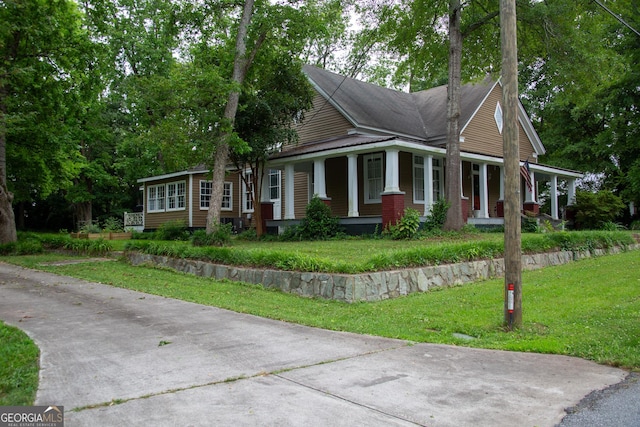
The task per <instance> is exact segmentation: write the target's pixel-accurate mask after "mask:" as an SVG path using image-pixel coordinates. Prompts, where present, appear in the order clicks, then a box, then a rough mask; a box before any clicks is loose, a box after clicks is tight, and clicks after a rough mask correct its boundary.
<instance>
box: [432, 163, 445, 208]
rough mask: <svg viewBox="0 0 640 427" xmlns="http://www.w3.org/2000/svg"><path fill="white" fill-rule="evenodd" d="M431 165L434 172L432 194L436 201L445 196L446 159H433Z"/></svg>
mask: <svg viewBox="0 0 640 427" xmlns="http://www.w3.org/2000/svg"><path fill="white" fill-rule="evenodd" d="M431 167H432V174H433V193H432V194H431V197H432V199H431V200H433V202H434V203H435V202H437V201H438V200H440V199H443V198H444V159H436V158H434V159H432V163H431Z"/></svg>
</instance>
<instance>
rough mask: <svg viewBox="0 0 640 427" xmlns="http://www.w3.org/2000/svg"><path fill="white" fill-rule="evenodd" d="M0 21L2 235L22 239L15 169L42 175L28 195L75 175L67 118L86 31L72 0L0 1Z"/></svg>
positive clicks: (22, 178)
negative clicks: (13, 187) (78, 50)
mask: <svg viewBox="0 0 640 427" xmlns="http://www.w3.org/2000/svg"><path fill="white" fill-rule="evenodd" d="M0 22H2V23H3V25H2V26H1V27H0V243H7V242H12V241H15V240H16V224H15V218H14V213H13V209H12V202H13V199H14V196H13V193H12V192H11V189H10V188H9V181H8V179H7V178H8V176H10V177H11V182H27V183H28V182H32V183H36V185H34V186H33V189H32V190H24V191H23V193H22V195H23V196H24V197H27V195H28V193H29V192H31V191H35V192H39V193H40V195H41V196H42V195H44V194H46V193H47V192H49V193H50V192H51V191H52V189H53V188H54V187H55V185H54V184H53V183H54V182H55V181H57V178H59V179H60V180H62V181H64V180H68V179H69V176H68V175H67V174H68V172H69V171H68V167H69V164H68V159H69V156H68V155H67V153H68V150H67V149H66V148H67V147H66V146H65V143H66V142H68V139H67V138H66V136H67V135H65V133H64V131H65V126H64V125H63V124H62V123H63V122H62V118H63V116H64V113H65V110H66V108H65V107H66V106H65V94H66V93H67V92H68V89H69V85H70V73H71V71H72V69H73V67H74V63H73V60H74V59H75V58H77V54H76V51H75V50H76V48H77V46H78V45H82V44H83V43H84V41H83V36H84V35H83V33H82V32H81V31H80V29H81V25H80V15H79V14H78V11H77V8H76V5H75V3H74V2H72V1H67V0H54V1H44V0H30V1H25V0H8V1H5V2H3V3H2V4H0ZM9 159H11V161H8V160H9ZM35 163H39V166H38V167H35V168H34V166H35ZM29 169H30V170H31V172H30V171H29ZM34 169H38V173H33V172H32V171H33V170H34ZM37 180H39V182H37Z"/></svg>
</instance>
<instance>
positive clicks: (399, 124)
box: [139, 66, 582, 232]
mask: <svg viewBox="0 0 640 427" xmlns="http://www.w3.org/2000/svg"><path fill="white" fill-rule="evenodd" d="M304 72H305V73H306V74H307V76H308V77H309V80H310V82H311V84H312V85H313V87H314V88H315V90H316V92H317V94H316V97H315V99H314V101H313V106H312V107H311V109H310V110H309V111H306V112H305V115H304V119H303V120H302V121H300V122H298V123H296V124H294V127H295V128H296V130H297V131H298V135H299V141H298V143H296V144H292V145H285V146H283V147H282V148H281V150H280V152H278V153H275V154H274V155H272V156H271V158H270V160H269V162H268V165H267V167H268V171H267V172H266V173H268V176H266V175H265V177H266V179H264V188H263V191H262V194H263V201H262V203H261V209H262V213H263V218H266V219H267V225H268V226H269V227H272V229H273V227H281V226H285V225H287V224H292V223H295V222H297V220H300V219H301V218H302V217H304V214H305V206H306V205H307V203H308V202H309V200H310V199H311V197H312V196H313V195H318V196H319V197H320V198H322V199H323V200H325V202H326V203H327V204H328V205H329V206H330V207H331V209H332V212H333V213H334V215H337V216H339V217H341V221H342V223H343V225H345V226H346V227H347V228H348V229H349V230H350V231H351V232H370V231H373V230H375V228H376V227H379V228H382V227H384V226H386V225H387V224H388V223H393V222H395V221H396V220H397V219H398V218H399V217H401V216H402V213H403V212H404V209H405V208H407V207H411V208H414V209H417V210H419V211H420V212H421V213H422V214H424V215H428V213H429V211H430V209H431V206H432V205H433V204H434V202H435V201H437V200H438V199H440V198H442V197H443V196H444V178H445V173H444V172H445V171H444V164H445V156H446V151H445V145H446V136H447V135H446V128H447V120H446V111H447V108H446V107H447V105H446V104H447V89H446V86H441V87H437V88H433V89H430V90H425V91H421V92H416V93H405V92H399V91H395V90H391V89H386V88H383V87H379V86H376V85H373V84H369V83H365V82H361V81H358V80H355V79H351V78H347V77H344V76H341V75H338V74H335V73H332V72H329V71H326V70H322V69H319V68H316V67H312V66H305V67H304ZM461 100H462V101H461V102H462V105H461V116H460V128H461V137H460V141H461V144H460V149H461V160H462V164H461V170H460V174H461V178H462V194H461V199H462V201H463V211H464V212H465V213H464V215H465V217H466V218H467V219H468V221H469V222H471V223H474V224H502V223H503V219H502V214H503V210H502V200H503V199H504V170H503V159H502V153H503V149H502V147H503V143H502V135H501V133H502V109H501V101H502V87H501V85H500V83H499V82H496V81H493V80H492V79H490V78H487V79H485V80H484V81H483V82H481V83H477V84H468V85H465V86H463V87H462V93H461ZM519 127H520V133H519V141H520V160H521V164H523V166H525V165H527V166H528V170H526V169H525V168H524V167H523V168H522V172H523V177H522V178H521V201H522V209H523V211H530V212H534V213H536V214H537V213H539V199H538V188H539V187H540V186H541V184H546V185H547V186H548V188H549V191H548V197H549V198H550V205H551V217H552V218H553V219H559V218H560V211H561V208H560V206H559V188H560V187H561V186H560V182H561V181H564V183H565V185H564V186H563V187H564V188H566V194H567V200H569V204H570V203H571V201H573V200H574V199H575V181H576V179H578V178H580V177H582V174H580V173H578V172H575V171H569V170H564V169H558V168H555V167H550V166H544V165H541V164H539V163H538V156H540V155H542V154H544V153H545V149H544V146H543V144H542V142H541V141H540V138H539V137H538V135H537V133H536V131H535V130H534V128H533V126H532V124H531V121H530V120H529V117H528V116H527V114H526V112H525V111H524V108H523V107H522V105H520V108H519ZM240 173H245V172H244V171H230V172H229V179H228V180H225V202H224V203H223V211H222V216H223V217H225V218H233V219H234V221H235V222H236V225H238V226H239V227H240V228H246V227H247V226H248V225H249V224H250V221H251V214H252V212H253V208H254V207H253V206H250V203H249V202H247V200H250V199H248V197H247V194H248V193H247V192H248V191H250V189H247V188H245V186H244V184H243V183H242V180H241V179H240ZM206 176H207V171H205V170H202V169H200V170H198V169H194V170H190V171H185V172H180V173H175V174H170V175H163V176H158V177H151V178H145V179H141V180H139V182H140V183H142V184H143V185H144V193H145V198H144V200H145V208H144V212H145V228H146V229H155V228H157V227H158V226H159V225H160V224H162V223H163V222H165V221H167V220H171V219H183V220H185V222H187V223H188V225H189V226H190V227H193V228H198V227H204V226H205V219H206V208H207V207H208V194H207V185H208V184H207V182H208V181H207V180H206ZM524 176H528V179H524ZM529 184H530V185H529Z"/></svg>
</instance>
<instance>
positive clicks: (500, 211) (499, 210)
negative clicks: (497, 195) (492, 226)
mask: <svg viewBox="0 0 640 427" xmlns="http://www.w3.org/2000/svg"><path fill="white" fill-rule="evenodd" d="M496 215H497V216H498V218H504V200H498V201H497V202H496Z"/></svg>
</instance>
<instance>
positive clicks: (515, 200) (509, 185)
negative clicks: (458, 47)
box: [500, 0, 522, 330]
mask: <svg viewBox="0 0 640 427" xmlns="http://www.w3.org/2000/svg"><path fill="white" fill-rule="evenodd" d="M500 39H501V46H502V117H503V120H502V121H503V131H502V144H503V151H504V175H505V176H504V182H505V192H504V270H505V275H504V279H505V280H504V295H505V298H504V318H505V324H506V325H507V327H508V328H509V330H514V329H517V328H519V327H520V326H522V248H521V229H520V171H519V169H520V146H519V143H518V47H517V35H516V0H500Z"/></svg>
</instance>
